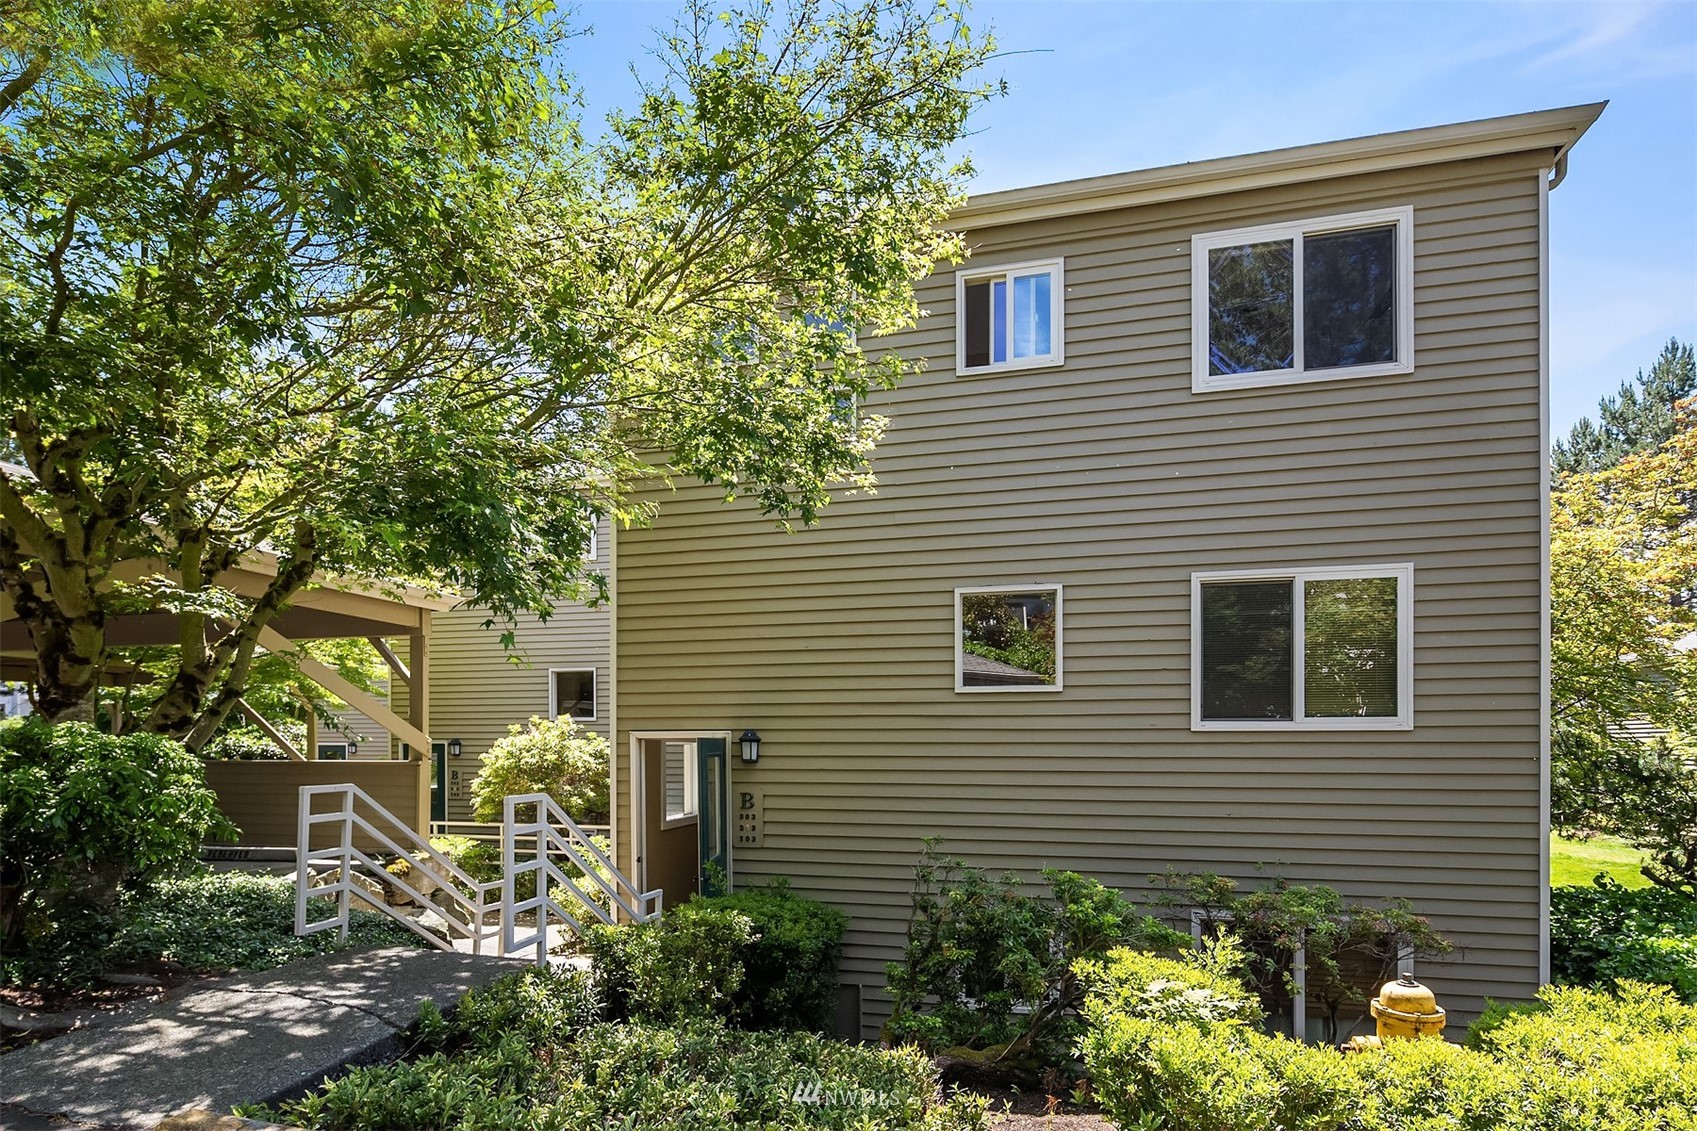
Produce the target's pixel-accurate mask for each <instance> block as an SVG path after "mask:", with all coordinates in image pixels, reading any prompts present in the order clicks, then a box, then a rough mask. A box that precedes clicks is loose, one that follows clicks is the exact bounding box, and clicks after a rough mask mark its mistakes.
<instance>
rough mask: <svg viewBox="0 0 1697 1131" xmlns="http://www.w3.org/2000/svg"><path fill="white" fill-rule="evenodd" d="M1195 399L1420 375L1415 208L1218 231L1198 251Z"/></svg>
mask: <svg viewBox="0 0 1697 1131" xmlns="http://www.w3.org/2000/svg"><path fill="white" fill-rule="evenodd" d="M1190 293H1191V336H1192V353H1191V356H1192V358H1193V368H1192V373H1191V388H1192V389H1193V391H1195V392H1198V393H1201V392H1208V391H1211V390H1216V389H1242V388H1251V387H1254V386H1258V385H1283V384H1289V383H1291V382H1296V381H1332V380H1336V379H1338V378H1342V377H1378V376H1385V375H1389V374H1393V373H1408V372H1411V371H1412V370H1413V368H1414V209H1412V208H1407V207H1404V208H1386V209H1379V210H1376V211H1372V212H1352V213H1349V214H1347V215H1342V216H1326V217H1322V218H1319V219H1314V220H1301V221H1297V222H1295V223H1289V224H1267V225H1264V226H1261V227H1255V228H1236V229H1233V230H1231V231H1226V232H1207V233H1204V234H1202V235H1198V236H1196V237H1195V238H1194V239H1193V240H1192V241H1191V252H1190Z"/></svg>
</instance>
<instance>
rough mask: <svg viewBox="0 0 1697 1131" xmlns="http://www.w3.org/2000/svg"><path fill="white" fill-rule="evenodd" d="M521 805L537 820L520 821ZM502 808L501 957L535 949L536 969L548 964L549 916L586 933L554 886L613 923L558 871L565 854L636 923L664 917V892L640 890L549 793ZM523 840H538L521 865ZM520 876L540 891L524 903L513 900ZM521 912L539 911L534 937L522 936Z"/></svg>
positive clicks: (512, 799) (521, 797)
mask: <svg viewBox="0 0 1697 1131" xmlns="http://www.w3.org/2000/svg"><path fill="white" fill-rule="evenodd" d="M520 805H534V806H536V813H535V817H534V818H533V819H532V820H530V821H524V822H521V821H519V820H518V814H517V809H518V807H519V806H520ZM504 809H505V811H504V813H503V816H504V818H505V819H504V820H503V821H502V823H501V830H502V835H501V882H502V885H503V887H502V897H501V949H502V952H503V953H506V954H512V953H515V952H517V951H519V950H524V949H528V948H530V947H533V946H534V947H535V949H536V963H537V965H542V964H543V963H545V962H547V961H548V921H549V919H550V917H552V918H554V919H557V920H559V921H560V922H562V923H564V924H565V925H566V926H569V927H570V928H571V929H572V931H573V933H575V934H578V935H582V934H583V924H582V923H581V922H579V920H578V918H577V916H575V915H573V914H571V913H569V912H567V911H566V910H565V909H564V908H563V907H561V906H560V905H559V903H557V902H556V901H555V900H554V898H553V894H552V886H551V885H558V886H559V887H561V888H564V889H565V890H566V891H568V892H570V893H571V894H572V895H573V896H574V897H575V898H576V899H577V902H578V903H579V904H581V906H582V908H585V909H587V910H588V911H589V912H590V913H591V914H593V915H594V916H595V917H596V918H597V919H599V920H601V921H602V922H603V923H612V922H614V919H613V916H612V914H611V913H609V911H608V910H607V909H606V908H603V907H602V906H601V905H600V904H599V903H598V902H596V900H595V899H594V898H593V897H592V896H590V895H588V894H585V892H584V890H583V889H582V888H581V887H579V886H578V883H577V879H576V878H574V877H568V876H567V875H566V874H565V872H564V871H562V870H561V869H560V867H559V865H557V864H556V863H555V862H554V858H555V857H556V856H564V857H565V858H566V859H567V860H568V861H570V862H571V864H572V866H573V867H574V868H576V869H577V870H578V872H580V873H581V874H582V877H583V878H585V879H588V880H590V881H591V882H592V883H593V884H594V886H595V887H596V888H599V889H600V891H601V892H602V893H604V894H605V895H606V896H607V898H608V902H609V904H611V905H614V906H616V907H617V908H618V909H619V910H620V911H623V912H624V913H625V915H627V916H628V917H629V918H630V919H632V920H633V921H635V922H639V923H646V922H650V921H652V920H654V919H657V918H659V917H660V912H661V905H662V903H663V901H664V899H665V893H664V892H663V891H661V890H659V889H656V890H654V891H638V890H637V888H636V885H635V884H633V883H631V881H630V880H629V878H627V877H626V876H625V874H624V873H623V872H621V871H619V868H618V865H616V864H614V863H613V861H611V860H610V859H608V858H607V854H606V853H604V852H602V851H601V848H600V846H599V845H597V844H596V843H595V842H594V840H593V839H591V837H590V836H589V834H588V833H586V832H585V831H584V830H583V828H582V827H581V826H580V825H579V824H578V823H577V822H576V821H574V820H572V819H571V817H569V816H567V815H566V813H565V811H564V810H562V809H561V808H560V806H559V804H558V803H557V802H556V801H555V800H554V799H553V798H552V797H550V796H548V795H547V794H546V793H524V794H512V795H509V796H508V797H507V798H506V801H505V806H504ZM520 837H534V838H535V843H536V851H535V854H534V856H532V858H531V859H530V860H528V861H526V862H525V863H523V864H520V863H519V862H518V860H517V852H516V849H517V847H518V839H519V838H520ZM597 865H599V867H597ZM521 873H531V874H534V875H535V876H536V893H535V894H534V895H532V896H531V897H530V898H529V899H526V900H524V901H523V902H519V901H518V900H516V899H514V897H513V881H514V880H516V879H517V878H518V876H519V875H520V874H521ZM523 911H535V912H536V929H535V931H534V933H532V934H530V935H526V936H525V937H523V938H519V937H518V931H517V926H518V924H517V917H518V915H519V913H520V912H523ZM580 913H581V912H580Z"/></svg>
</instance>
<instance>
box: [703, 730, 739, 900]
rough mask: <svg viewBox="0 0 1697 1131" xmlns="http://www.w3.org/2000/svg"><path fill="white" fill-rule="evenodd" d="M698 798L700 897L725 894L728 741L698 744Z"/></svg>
mask: <svg viewBox="0 0 1697 1131" xmlns="http://www.w3.org/2000/svg"><path fill="white" fill-rule="evenodd" d="M695 761H696V772H697V773H698V774H699V775H700V777H699V778H698V779H697V789H698V792H697V795H696V796H697V798H698V803H699V805H700V807H701V808H700V815H699V816H698V818H697V820H696V826H697V828H698V829H699V830H700V834H701V894H702V895H724V894H725V891H726V889H727V888H728V887H729V886H730V885H729V880H730V874H731V833H730V829H729V828H728V827H727V822H726V820H725V818H726V815H727V812H728V806H729V802H730V782H729V781H728V780H727V779H728V776H729V775H728V767H727V766H726V765H725V740H724V739H722V738H703V739H700V740H699V741H698V742H697V745H696V760H695Z"/></svg>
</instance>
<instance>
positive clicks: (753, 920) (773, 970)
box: [587, 880, 848, 1031]
mask: <svg viewBox="0 0 1697 1131" xmlns="http://www.w3.org/2000/svg"><path fill="white" fill-rule="evenodd" d="M847 926H848V918H847V916H845V915H844V914H843V913H842V912H841V911H838V910H837V909H836V908H834V907H828V906H826V905H824V904H821V903H817V902H815V901H813V900H810V899H804V898H803V897H801V896H799V895H796V894H795V893H794V892H792V891H790V890H789V887H788V884H787V883H785V882H784V881H781V880H780V881H777V882H774V883H773V884H771V885H770V886H766V887H756V888H750V889H748V890H746V891H741V892H737V893H735V894H733V895H722V896H712V897H701V896H697V897H696V898H694V899H691V900H690V901H689V902H687V903H685V904H683V905H682V906H680V907H675V908H673V909H671V910H669V911H667V912H666V913H665V915H663V916H661V918H660V919H659V920H658V921H657V922H654V923H641V924H629V925H625V926H618V927H597V928H594V929H593V930H591V931H590V933H589V936H588V940H587V941H588V946H589V951H590V954H591V956H592V957H593V960H594V969H595V972H596V978H597V982H598V985H599V986H600V990H601V994H602V998H603V1000H604V1001H605V1002H606V1004H607V1009H608V1015H609V1016H610V1017H614V1018H625V1017H636V1018H639V1019H642V1020H647V1021H654V1022H659V1023H671V1022H674V1021H679V1020H689V1019H694V1018H705V1017H716V1018H719V1019H721V1020H723V1021H726V1022H727V1023H729V1024H731V1025H734V1026H737V1027H739V1028H745V1029H808V1030H813V1031H822V1030H825V1029H829V1028H830V1026H831V1023H832V1019H833V1015H834V1014H835V1012H836V1004H837V963H838V960H839V959H840V958H841V956H842V939H843V931H844V930H845V929H846V928H847Z"/></svg>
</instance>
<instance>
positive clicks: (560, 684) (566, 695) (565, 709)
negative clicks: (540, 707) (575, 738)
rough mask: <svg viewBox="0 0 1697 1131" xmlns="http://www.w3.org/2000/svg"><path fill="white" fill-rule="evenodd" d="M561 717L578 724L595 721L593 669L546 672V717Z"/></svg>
mask: <svg viewBox="0 0 1697 1131" xmlns="http://www.w3.org/2000/svg"><path fill="white" fill-rule="evenodd" d="M562 715H563V716H565V717H566V718H569V719H573V720H575V721H577V722H580V723H592V722H594V721H595V669H594V668H550V669H549V670H548V717H549V718H551V719H557V718H560V717H561V716H562Z"/></svg>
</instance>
